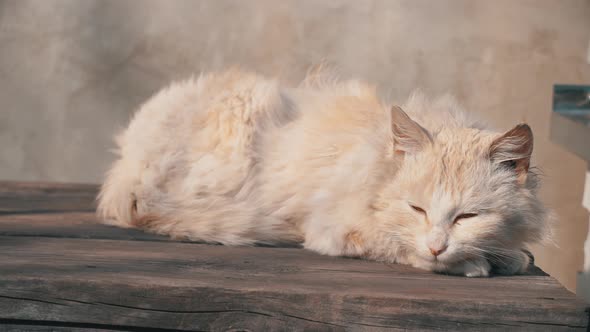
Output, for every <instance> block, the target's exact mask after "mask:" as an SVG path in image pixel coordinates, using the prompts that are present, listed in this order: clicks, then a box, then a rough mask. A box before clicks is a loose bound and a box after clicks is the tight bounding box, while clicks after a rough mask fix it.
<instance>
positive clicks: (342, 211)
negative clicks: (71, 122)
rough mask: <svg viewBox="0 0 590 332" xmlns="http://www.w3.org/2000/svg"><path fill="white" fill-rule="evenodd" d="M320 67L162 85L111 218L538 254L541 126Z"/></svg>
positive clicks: (365, 246) (427, 261) (435, 264)
mask: <svg viewBox="0 0 590 332" xmlns="http://www.w3.org/2000/svg"><path fill="white" fill-rule="evenodd" d="M322 77H323V76H322V75H311V76H310V77H309V78H308V79H306V80H305V81H304V82H303V83H302V84H301V85H300V86H298V87H295V88H289V87H284V86H281V85H280V84H279V83H278V82H277V81H276V80H272V79H267V78H264V77H261V76H258V75H256V74H253V73H248V72H244V71H240V70H228V71H226V72H221V73H216V74H208V75H202V76H200V77H199V78H198V79H190V80H187V81H184V82H180V83H176V84H173V85H171V86H170V87H168V88H166V89H164V90H162V91H161V92H159V93H158V94H156V95H155V96H154V97H152V98H151V99H150V100H149V101H148V102H147V103H145V104H144V105H143V106H142V107H141V109H140V110H139V111H138V112H137V113H136V114H135V116H134V117H133V119H132V121H131V123H130V124H129V127H128V128H127V130H126V131H125V132H124V133H123V134H122V135H120V136H119V137H118V139H117V142H118V146H119V153H120V158H119V159H118V160H117V161H116V162H115V163H114V164H113V166H112V168H111V170H110V171H109V173H108V176H107V178H106V181H105V182H104V185H103V186H102V190H101V193H100V196H99V208H98V211H99V214H100V215H101V217H102V219H103V220H104V221H105V222H106V223H109V224H113V225H117V226H121V227H138V228H142V229H145V230H148V231H151V232H155V233H159V234H167V235H170V236H172V237H174V238H183V239H190V240H197V241H205V242H210V243H220V244H226V245H255V244H269V245H285V244H303V246H304V247H305V248H307V249H309V250H313V251H316V252H318V253H321V254H326V255H343V256H354V257H362V258H366V259H372V260H379V261H387V262H396V263H401V264H409V265H412V266H415V267H418V268H422V269H427V270H431V271H438V272H445V273H451V274H459V275H465V276H468V277H484V276H488V275H489V274H490V272H491V271H492V268H493V269H494V271H495V272H497V273H501V274H515V273H520V272H523V271H524V270H525V269H526V268H527V266H528V263H529V258H528V256H527V255H526V254H524V253H523V252H522V251H521V248H523V247H524V246H525V245H527V244H530V243H533V242H536V241H538V240H541V239H542V238H543V237H544V235H545V233H546V228H547V227H546V224H547V220H548V215H549V213H548V211H547V210H546V209H545V208H544V206H543V204H542V203H541V202H540V200H539V199H538V198H537V196H536V187H537V183H538V179H537V177H536V176H535V174H534V173H533V172H532V171H531V168H530V158H531V153H532V150H533V135H532V132H531V129H530V128H529V126H528V125H526V124H519V125H517V126H516V127H514V128H513V129H511V130H509V131H507V132H505V133H497V132H494V131H491V130H488V129H486V128H485V127H484V126H482V125H481V124H478V123H476V122H474V121H472V120H470V119H469V117H468V116H467V115H466V114H465V113H463V112H461V111H460V110H459V108H458V107H457V105H455V103H454V101H453V99H452V98H450V97H443V98H440V99H439V100H437V101H435V102H429V101H428V100H426V99H425V98H424V97H423V96H421V95H414V96H413V97H411V98H410V99H409V101H408V102H407V103H406V104H405V105H404V106H403V107H401V108H400V107H397V106H393V107H390V106H388V105H385V104H384V103H382V102H381V101H380V100H379V99H378V97H377V95H376V91H375V89H374V87H372V86H370V85H367V84H365V83H362V82H360V81H355V80H349V81H337V80H329V79H324V78H322Z"/></svg>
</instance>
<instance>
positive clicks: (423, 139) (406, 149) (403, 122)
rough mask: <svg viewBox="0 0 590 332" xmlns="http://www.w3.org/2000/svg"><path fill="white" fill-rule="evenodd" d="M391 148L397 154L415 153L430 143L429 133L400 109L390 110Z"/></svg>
mask: <svg viewBox="0 0 590 332" xmlns="http://www.w3.org/2000/svg"><path fill="white" fill-rule="evenodd" d="M391 131H392V133H393V148H394V150H395V152H397V153H415V152H418V151H420V150H422V148H423V147H424V146H425V145H426V144H430V143H432V136H431V135H430V133H429V132H428V131H427V130H426V129H424V128H423V127H422V126H420V125H419V124H418V123H416V121H414V120H412V119H410V117H409V116H408V115H407V114H406V112H404V111H403V110H402V109H401V107H399V106H393V107H392V108H391Z"/></svg>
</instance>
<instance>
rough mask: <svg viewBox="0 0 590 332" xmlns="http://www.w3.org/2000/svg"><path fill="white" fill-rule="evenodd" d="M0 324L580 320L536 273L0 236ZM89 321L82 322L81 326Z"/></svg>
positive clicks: (494, 325) (454, 325) (343, 326)
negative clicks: (456, 273) (471, 275)
mask: <svg viewBox="0 0 590 332" xmlns="http://www.w3.org/2000/svg"><path fill="white" fill-rule="evenodd" d="M0 252H1V253H2V256H0V323H2V322H6V323H10V324H15V322H16V323H19V322H29V321H39V322H40V325H42V324H47V322H52V324H53V326H59V324H60V323H63V324H66V323H72V322H74V323H76V324H107V323H108V324H109V325H113V326H123V327H134V328H137V327H139V328H141V327H151V328H163V329H178V330H224V331H226V330H232V329H233V330H250V331H263V330H304V329H307V330H314V331H315V330H318V331H320V330H328V331H332V330H351V331H380V330H386V329H406V328H412V329H427V330H435V329H443V330H456V329H467V330H482V329H514V330H523V329H525V330H547V329H551V330H567V329H580V330H582V329H586V327H587V324H588V315H587V313H586V311H585V310H586V305H585V304H584V303H582V302H581V301H579V300H577V299H576V298H575V296H574V295H573V294H571V293H570V292H568V291H567V290H565V289H564V288H563V287H562V286H561V285H559V283H558V282H557V281H555V280H554V279H553V278H551V277H548V276H536V275H526V276H514V277H495V278H489V279H468V278H463V277H453V276H446V275H437V274H432V273H429V272H425V271H420V270H416V269H413V268H410V267H406V266H400V265H387V264H381V263H376V262H368V261H362V260H355V259H345V258H336V257H327V256H320V255H316V254H313V253H311V252H308V251H305V250H301V249H288V248H247V247H225V246H209V245H201V244H191V243H176V242H140V241H123V240H91V239H57V238H35V237H14V236H9V237H0ZM88 326H94V325H88Z"/></svg>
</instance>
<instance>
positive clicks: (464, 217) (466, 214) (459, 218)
mask: <svg viewBox="0 0 590 332" xmlns="http://www.w3.org/2000/svg"><path fill="white" fill-rule="evenodd" d="M473 217H477V213H462V214H460V215H458V216H456V217H455V220H454V221H453V223H454V224H456V223H457V222H459V221H461V220H463V219H469V218H473Z"/></svg>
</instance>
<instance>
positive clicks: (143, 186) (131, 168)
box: [101, 69, 288, 220]
mask: <svg viewBox="0 0 590 332" xmlns="http://www.w3.org/2000/svg"><path fill="white" fill-rule="evenodd" d="M283 99H284V98H283V97H282V96H281V91H280V87H279V85H278V83H277V81H276V80H272V79H267V78H264V77H262V76H259V75H256V74H253V73H249V72H245V71H241V70H239V69H231V70H227V71H224V72H219V73H210V74H205V75H201V76H199V77H198V78H191V79H187V80H184V81H180V82H176V83H173V84H172V85H170V86H168V87H167V88H165V89H163V90H161V91H160V92H158V93H157V94H155V95H154V96H153V97H152V98H150V99H149V100H148V101H147V102H146V103H145V104H144V105H142V106H141V107H140V109H139V110H138V111H137V112H136V113H135V114H134V116H133V118H132V120H131V122H130V124H129V126H128V127H127V129H126V130H125V131H124V132H123V133H122V134H121V135H119V136H118V137H117V145H118V150H119V154H120V159H119V160H117V161H116V162H115V163H114V165H113V167H112V168H111V170H110V171H109V173H108V176H107V179H106V181H105V184H104V185H103V190H102V194H101V207H103V208H101V210H102V214H103V215H105V216H106V217H109V216H108V215H110V214H114V215H115V216H114V217H115V219H120V220H128V219H129V216H128V213H127V212H122V211H121V209H122V208H121V209H118V210H117V208H115V209H111V210H113V211H109V209H110V208H109V207H113V206H114V207H117V206H119V205H120V204H118V203H116V201H117V200H121V196H122V195H127V194H129V192H132V193H133V195H132V196H142V197H143V200H142V201H143V202H150V201H157V200H158V199H159V197H162V195H174V194H183V193H194V192H198V191H200V190H206V191H208V192H212V193H223V192H227V191H231V190H233V188H235V187H236V186H238V185H239V184H240V183H241V181H242V180H243V178H244V177H245V176H246V174H247V172H248V169H249V168H250V167H251V165H252V160H253V158H254V156H253V155H254V152H253V150H254V144H255V141H256V135H257V131H258V130H259V128H260V127H263V126H264V125H265V124H268V123H275V122H280V121H283V120H284V119H286V118H288V115H285V114H283V113H284V112H283V110H285V109H287V108H285V107H282V103H284V100H283ZM281 112H283V113H281ZM285 112H286V111H285ZM125 197H126V198H125V200H126V201H128V200H129V198H128V197H127V196H125ZM121 205H129V204H128V203H124V204H123V203H122V204H121ZM138 208H141V207H138ZM115 210H116V211H115ZM121 215H123V216H121Z"/></svg>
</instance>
